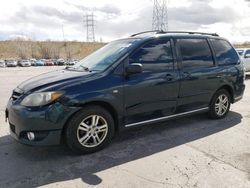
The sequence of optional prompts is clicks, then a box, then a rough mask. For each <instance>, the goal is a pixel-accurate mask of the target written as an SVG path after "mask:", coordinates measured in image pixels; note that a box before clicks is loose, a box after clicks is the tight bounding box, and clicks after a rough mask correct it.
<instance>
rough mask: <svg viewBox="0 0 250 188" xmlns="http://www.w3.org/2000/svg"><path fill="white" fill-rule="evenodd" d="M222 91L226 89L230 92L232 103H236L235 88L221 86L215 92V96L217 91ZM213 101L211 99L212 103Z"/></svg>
mask: <svg viewBox="0 0 250 188" xmlns="http://www.w3.org/2000/svg"><path fill="white" fill-rule="evenodd" d="M221 89H225V90H226V91H228V93H229V94H230V103H233V102H234V91H233V88H232V87H231V86H230V85H223V86H221V87H220V88H219V89H217V90H216V91H215V93H214V95H215V94H216V93H217V91H219V90H221ZM214 95H213V96H214ZM212 99H213V97H212ZM212 99H211V101H212Z"/></svg>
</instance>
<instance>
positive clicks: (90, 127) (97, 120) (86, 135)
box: [77, 115, 108, 148]
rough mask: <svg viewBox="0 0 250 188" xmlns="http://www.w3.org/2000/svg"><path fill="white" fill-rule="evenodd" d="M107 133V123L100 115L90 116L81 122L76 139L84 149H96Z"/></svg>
mask: <svg viewBox="0 0 250 188" xmlns="http://www.w3.org/2000/svg"><path fill="white" fill-rule="evenodd" d="M107 133H108V123H107V121H106V120H105V118H103V117H102V116H100V115H90V116H88V117H86V118H84V119H83V120H82V122H81V123H80V124H79V126H78V129H77V139H78V141H79V143H80V144H81V145H83V146H84V147H88V148H90V147H96V146H98V145H99V144H101V143H102V142H103V141H104V139H105V138H106V136H107Z"/></svg>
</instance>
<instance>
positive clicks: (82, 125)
mask: <svg viewBox="0 0 250 188" xmlns="http://www.w3.org/2000/svg"><path fill="white" fill-rule="evenodd" d="M113 135H114V120H113V118H112V116H111V114H110V113H109V112H108V111H107V110H106V109H104V108H102V107H99V106H86V107H84V109H82V110H81V111H80V112H78V113H77V114H75V116H74V117H73V118H72V119H71V120H70V121H69V122H68V124H67V127H66V134H65V136H66V143H67V145H68V146H69V147H70V148H71V149H72V150H73V151H74V152H77V153H92V152H95V151H98V150H101V149H102V148H104V147H105V146H106V145H107V144H108V143H109V142H110V141H111V139H112V137H113Z"/></svg>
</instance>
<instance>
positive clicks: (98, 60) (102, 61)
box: [72, 39, 139, 71]
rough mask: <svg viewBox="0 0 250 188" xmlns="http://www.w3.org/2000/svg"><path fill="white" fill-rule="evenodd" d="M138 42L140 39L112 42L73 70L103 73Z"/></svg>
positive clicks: (80, 62) (79, 63)
mask: <svg viewBox="0 0 250 188" xmlns="http://www.w3.org/2000/svg"><path fill="white" fill-rule="evenodd" d="M138 40H139V39H124V40H118V41H113V42H110V43H109V44H107V45H105V46H104V47H102V48H100V49H99V50H97V51H95V52H94V53H92V54H90V55H89V56H87V57H86V58H84V59H83V60H81V61H79V62H78V63H77V64H76V65H74V66H73V67H72V69H77V70H89V71H103V70H105V69H106V68H108V67H109V66H110V65H112V64H113V63H114V62H116V61H117V60H118V59H119V58H121V57H122V56H123V55H124V54H125V53H127V52H128V50H129V49H130V48H131V47H132V46H133V44H134V43H135V42H136V41H138Z"/></svg>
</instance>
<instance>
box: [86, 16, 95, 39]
mask: <svg viewBox="0 0 250 188" xmlns="http://www.w3.org/2000/svg"><path fill="white" fill-rule="evenodd" d="M84 23H85V26H86V29H87V31H86V32H87V33H86V37H87V38H86V39H87V42H95V16H94V13H93V12H92V13H91V14H86V15H85V16H84Z"/></svg>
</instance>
